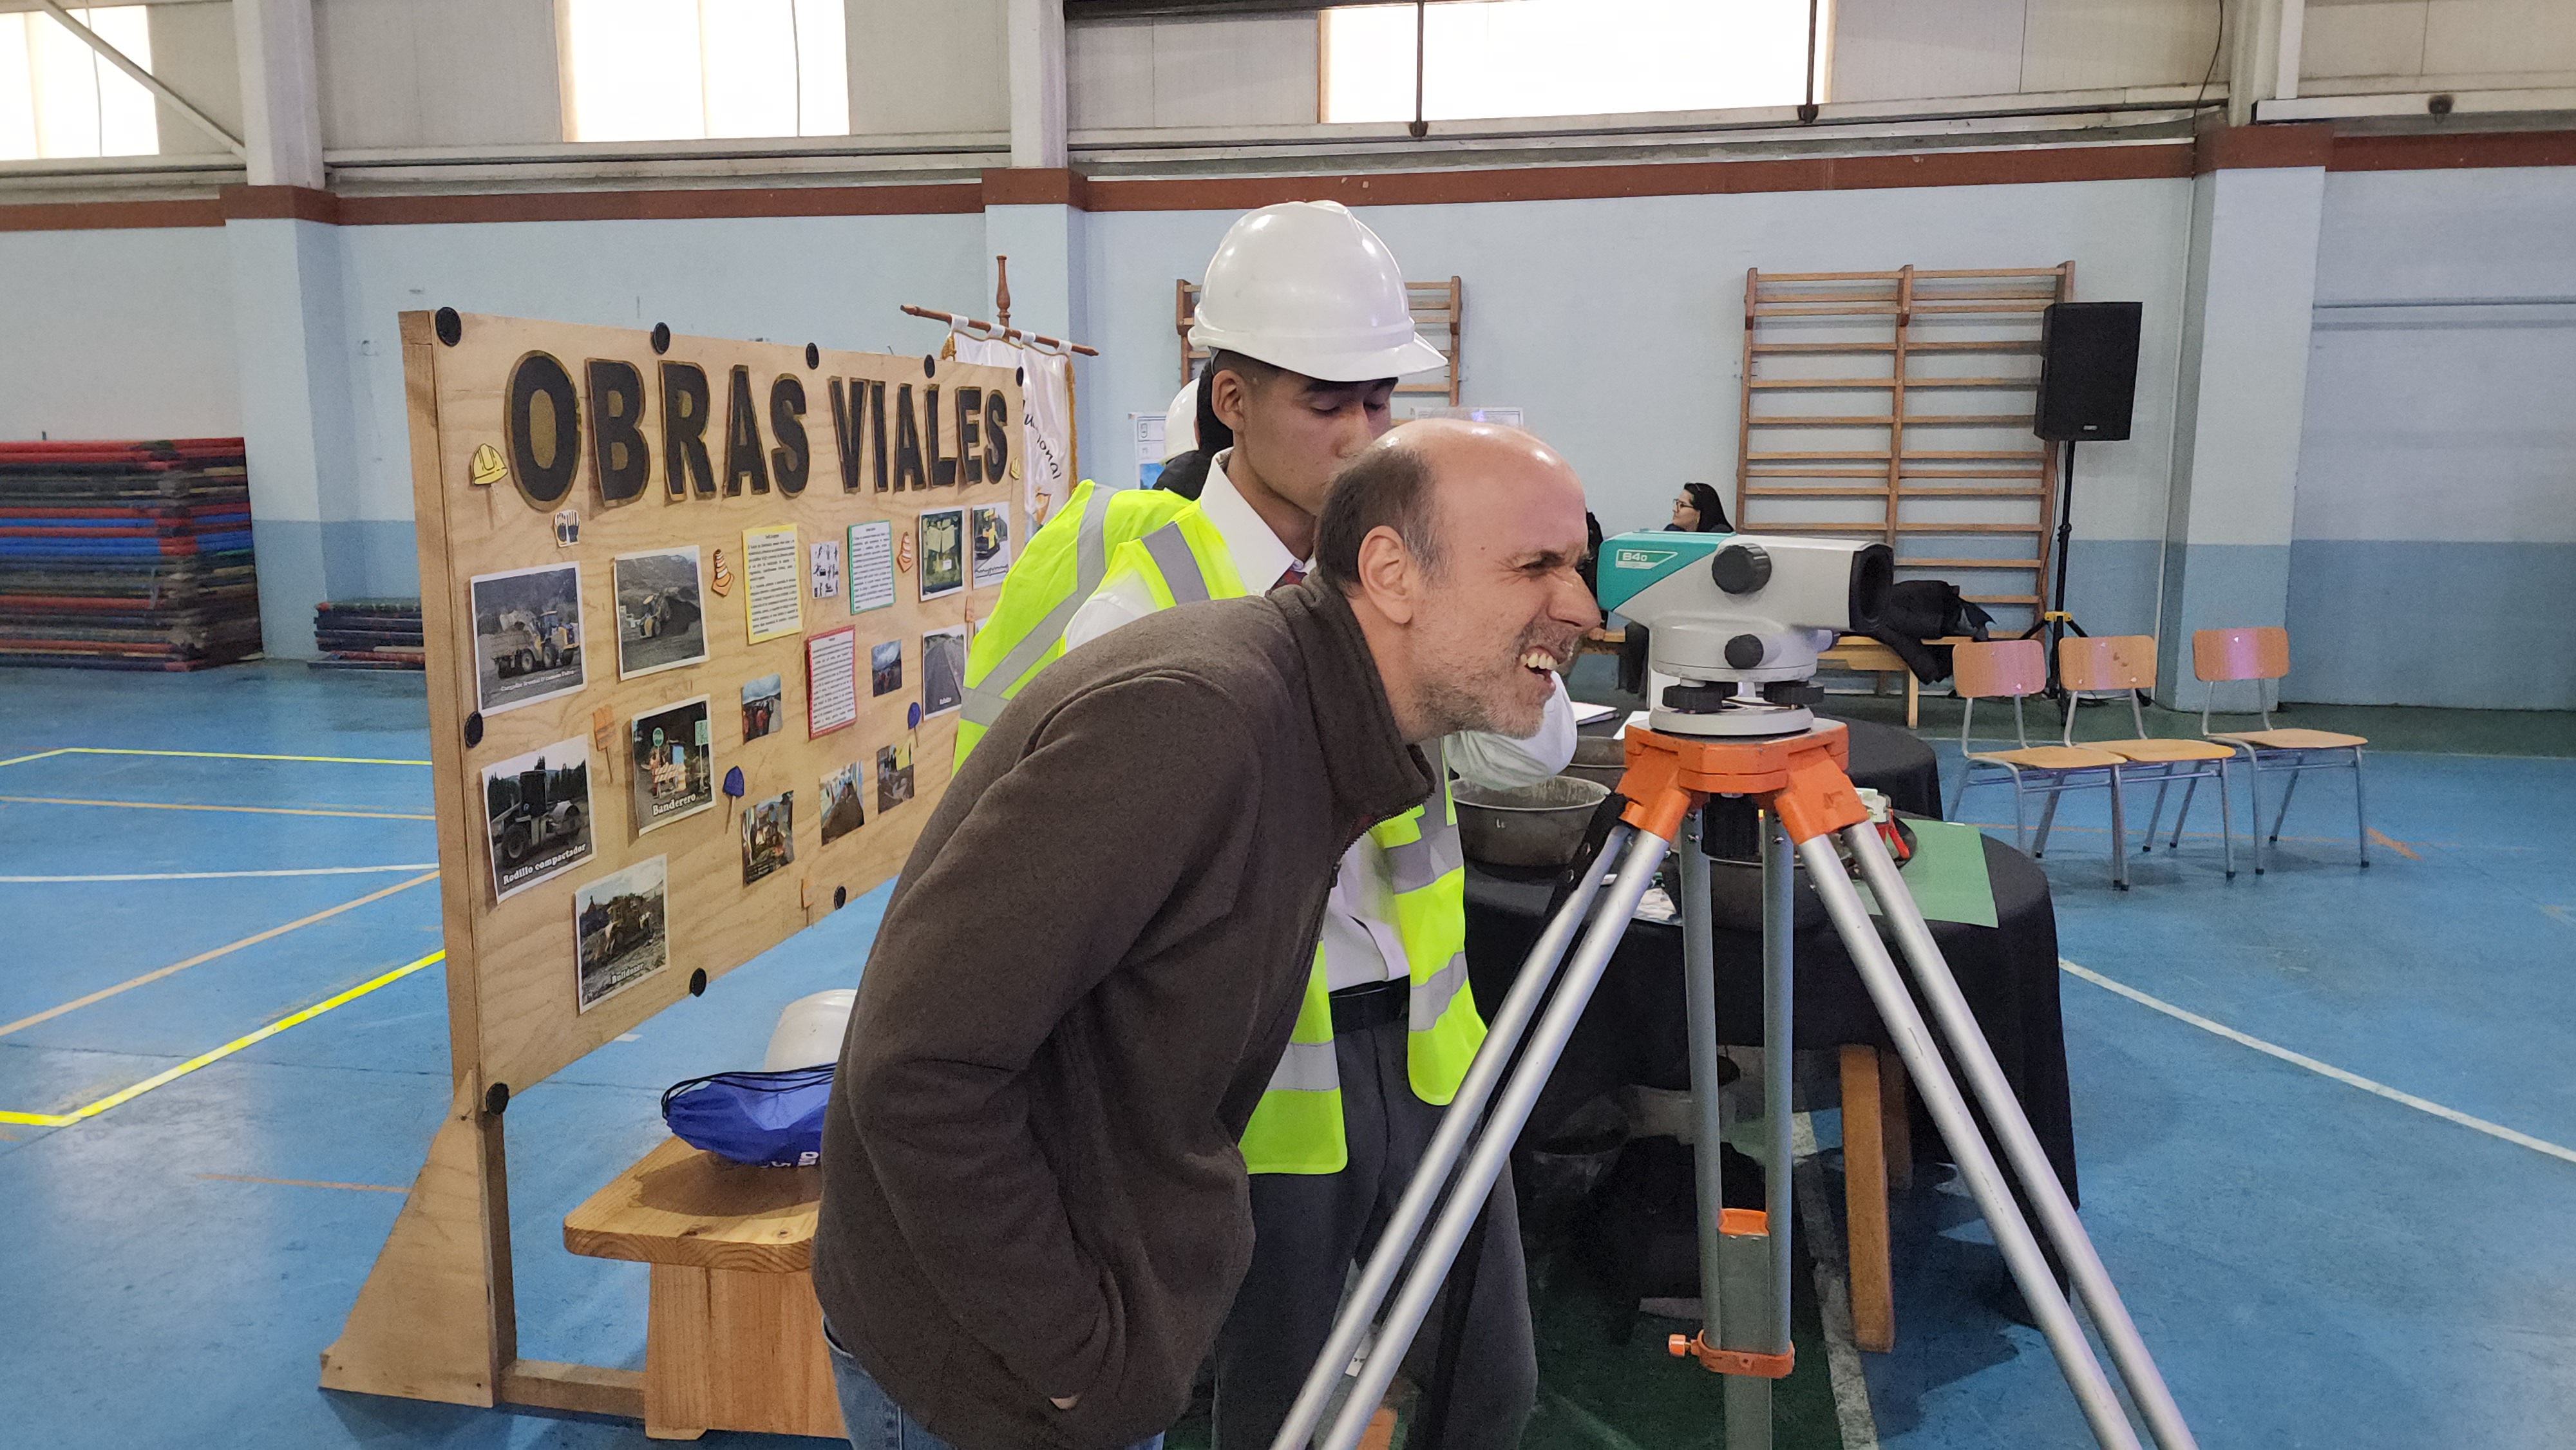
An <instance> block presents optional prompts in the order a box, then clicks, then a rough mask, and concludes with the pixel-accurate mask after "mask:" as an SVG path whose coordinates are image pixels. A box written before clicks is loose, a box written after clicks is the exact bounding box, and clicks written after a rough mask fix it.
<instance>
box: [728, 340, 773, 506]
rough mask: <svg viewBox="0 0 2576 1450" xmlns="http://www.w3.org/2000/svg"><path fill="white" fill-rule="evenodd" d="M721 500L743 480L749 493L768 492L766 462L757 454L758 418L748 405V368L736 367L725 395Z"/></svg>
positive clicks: (732, 493) (758, 439)
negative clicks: (722, 494)
mask: <svg viewBox="0 0 2576 1450" xmlns="http://www.w3.org/2000/svg"><path fill="white" fill-rule="evenodd" d="M725 398H726V403H725V472H724V491H725V497H727V498H731V497H733V496H734V495H735V494H738V493H740V492H742V484H743V480H744V479H749V480H751V491H752V492H753V493H767V492H769V460H768V458H766V457H764V456H763V455H762V453H761V451H760V415H759V414H758V413H756V412H754V411H752V406H751V369H750V368H747V367H739V366H738V367H736V368H735V369H734V370H733V386H732V387H731V388H729V389H727V390H726V393H725Z"/></svg>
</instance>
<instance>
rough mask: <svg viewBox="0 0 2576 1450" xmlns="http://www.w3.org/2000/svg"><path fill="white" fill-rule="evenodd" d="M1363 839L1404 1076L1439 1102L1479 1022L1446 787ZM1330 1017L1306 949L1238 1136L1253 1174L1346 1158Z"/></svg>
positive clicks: (1479, 1034)
mask: <svg viewBox="0 0 2576 1450" xmlns="http://www.w3.org/2000/svg"><path fill="white" fill-rule="evenodd" d="M1369 838H1370V839H1371V840H1373V841H1375V842H1376V843H1377V846H1378V849H1379V850H1381V851H1383V852H1384V853H1385V854H1386V858H1387V867H1388V872H1387V874H1388V876H1389V877H1390V878H1391V884H1392V885H1393V887H1394V890H1395V930H1396V938H1397V940H1398V941H1399V942H1400V943H1401V944H1402V945H1403V948H1404V955H1405V967H1406V974H1407V975H1408V976H1409V977H1410V978H1411V984H1412V990H1411V994H1410V1002H1409V1004H1408V1009H1407V1013H1406V1021H1405V1027H1406V1036H1405V1055H1404V1056H1405V1076H1406V1078H1407V1079H1408V1080H1409V1082H1410V1084H1411V1086H1412V1088H1413V1094H1414V1096H1416V1097H1418V1098H1420V1099H1422V1100H1423V1101H1424V1102H1426V1103H1430V1104H1433V1105H1434V1106H1445V1105H1446V1104H1447V1103H1448V1102H1449V1100H1450V1099H1452V1098H1454V1097H1456V1096H1457V1095H1458V1084H1459V1083H1460V1082H1461V1081H1463V1080H1464V1079H1465V1078H1466V1076H1467V1066H1468V1064H1469V1063H1471V1062H1473V1061H1474V1060H1475V1057H1476V1049H1477V1048H1478V1047H1480V1046H1482V1045H1483V1044H1484V1040H1485V1021H1484V1019H1483V1018H1482V1017H1480V1016H1478V1015H1477V1012H1476V998H1475V993H1473V992H1472V991H1470V990H1468V982H1467V956H1466V950H1465V949H1466V941H1467V918H1466V888H1467V872H1466V857H1465V852H1464V851H1463V850H1462V848H1461V846H1460V843H1459V839H1458V811H1457V806H1456V804H1455V803H1454V802H1453V801H1451V800H1450V798H1449V791H1448V787H1447V785H1446V784H1445V783H1444V784H1443V786H1442V787H1441V792H1440V798H1439V800H1438V801H1437V802H1436V803H1434V804H1429V805H1424V806H1418V807H1416V808H1414V809H1413V810H1410V811H1407V812H1405V813H1404V814H1403V815H1400V816H1396V817H1394V818H1393V819H1390V820H1385V821H1381V822H1379V823H1378V824H1377V825H1375V826H1373V827H1371V828H1370V830H1369ZM1332 1028H1333V1013H1332V1002H1331V999H1330V996H1329V988H1328V986H1327V983H1326V979H1325V976H1324V954H1323V950H1322V948H1321V947H1318V948H1317V949H1316V952H1315V964H1314V967H1313V970H1312V971H1310V972H1309V973H1308V975H1307V981H1306V994H1305V1000H1304V1001H1303V1003H1302V1004H1301V1005H1300V1007H1299V1010H1298V1013H1297V1028H1296V1030H1295V1031H1294V1032H1292V1033H1291V1034H1290V1036H1289V1042H1288V1050H1287V1052H1286V1053H1285V1054H1284V1055H1282V1056H1281V1058H1280V1059H1279V1066H1278V1067H1277V1069H1275V1070H1274V1071H1273V1072H1272V1073H1271V1075H1270V1085H1269V1087H1268V1088H1267V1089H1266V1090H1265V1091H1264V1092H1263V1093H1262V1095H1261V1102H1260V1105H1259V1106H1258V1107H1256V1108H1255V1109H1254V1110H1253V1114H1252V1122H1251V1125H1250V1126H1249V1127H1247V1128H1246V1129H1245V1130H1244V1134H1243V1161H1244V1166H1245V1167H1246V1168H1248V1169H1250V1170H1251V1171H1252V1172H1255V1173H1339V1172H1340V1171H1342V1169H1343V1167H1344V1166H1346V1165H1347V1164H1348V1162H1349V1148H1348V1144H1347V1142H1346V1140H1345V1138H1344V1134H1343V1127H1342V1114H1341V1079H1340V1075H1339V1072H1338V1069H1337V1067H1336V1064H1335V1061H1334V1057H1333V1043H1332Z"/></svg>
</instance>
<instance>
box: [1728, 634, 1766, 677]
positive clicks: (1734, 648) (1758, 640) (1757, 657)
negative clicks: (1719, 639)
mask: <svg viewBox="0 0 2576 1450" xmlns="http://www.w3.org/2000/svg"><path fill="white" fill-rule="evenodd" d="M1726 662H1727V663H1728V664H1730V665H1733V666H1734V667H1736V668H1737V669H1739V670H1749V669H1753V668H1755V667H1757V666H1759V665H1760V664H1761V663H1762V636H1760V635H1758V634H1739V635H1737V636H1736V637H1735V638H1733V639H1730V640H1728V641H1727V642H1726Z"/></svg>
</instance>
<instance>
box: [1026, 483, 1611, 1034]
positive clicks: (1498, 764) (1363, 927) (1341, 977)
mask: <svg viewBox="0 0 2576 1450" xmlns="http://www.w3.org/2000/svg"><path fill="white" fill-rule="evenodd" d="M1232 458H1233V450H1232V449H1228V450H1226V451H1225V452H1223V453H1220V454H1218V455H1217V456H1216V458H1215V460H1214V466H1213V467H1211V468H1209V469H1208V476H1207V488H1206V489H1205V491H1203V492H1202V493H1201V494H1200V495H1199V509H1200V511H1201V512H1203V513H1205V514H1206V515H1207V518H1208V522H1209V523H1211V524H1213V525H1215V526H1216V531H1217V535H1218V537H1220V538H1222V539H1224V540H1225V547H1226V552H1227V553H1229V554H1230V555H1232V556H1233V559H1234V569H1235V572H1236V573H1237V574H1239V575H1241V576H1242V578H1243V584H1244V587H1245V588H1246V589H1249V590H1251V591H1252V592H1253V593H1255V594H1263V593H1267V592H1269V589H1270V586H1271V585H1272V584H1274V583H1276V582H1277V581H1278V578H1279V576H1280V575H1281V574H1283V573H1285V572H1287V570H1288V568H1289V566H1290V565H1292V564H1296V563H1298V562H1299V560H1298V559H1297V557H1296V556H1295V555H1293V554H1291V553H1289V552H1288V546H1287V545H1285V544H1282V543H1281V542H1279V536H1278V535H1277V534H1275V533H1273V532H1271V529H1270V525H1268V524H1267V523H1264V522H1262V519H1261V516H1260V515H1259V514H1257V513H1254V512H1253V511H1252V505H1250V504H1248V503H1245V502H1244V501H1243V495H1242V493H1241V492H1239V491H1238V490H1237V489H1236V488H1235V486H1234V481H1233V480H1232V479H1231V478H1229V477H1227V475H1226V472H1225V469H1226V465H1227V463H1228V462H1229V461H1231V459H1232ZM1158 607H1159V606H1157V605H1156V604H1155V602H1154V596H1153V592H1152V591H1151V590H1149V589H1147V588H1146V587H1145V585H1144V583H1143V581H1141V580H1139V579H1137V578H1135V576H1133V575H1128V576H1125V577H1124V578H1121V579H1116V580H1112V581H1110V582H1109V583H1106V584H1103V585H1102V586H1101V587H1100V589H1099V590H1098V591H1097V592H1095V593H1094V594H1093V595H1092V596H1091V598H1089V599H1088V600H1085V601H1084V602H1083V605H1082V607H1081V608H1080V609H1078V610H1075V611H1074V615H1073V620H1072V622H1071V623H1070V624H1068V625H1066V626H1065V631H1064V647H1065V648H1066V649H1067V650H1073V649H1077V648H1079V647H1081V646H1083V645H1085V644H1088V643H1090V642H1091V641H1093V640H1095V639H1098V638H1099V637H1100V636H1102V635H1104V634H1107V633H1108V632H1109V631H1111V630H1113V629H1116V628H1117V627H1118V626H1120V625H1122V624H1127V623H1130V622H1131V621H1134V620H1139V619H1142V618H1144V617H1145V616H1146V615H1149V614H1152V613H1153V612H1154V611H1155V610H1156V609H1157V608H1158ZM1440 754H1441V757H1442V759H1444V760H1445V761H1446V762H1447V763H1448V767H1449V769H1450V770H1451V771H1452V772H1454V773H1455V774H1457V775H1458V776H1459V777H1460V778H1461V779H1464V780H1468V781H1471V782H1473V783H1475V784H1477V785H1481V786H1488V787H1492V788H1494V789H1509V788H1510V787H1513V786H1521V785H1535V784H1537V783H1538V782H1540V781H1542V780H1545V779H1547V778H1548V777H1549V776H1552V775H1554V774H1556V773H1557V772H1558V771H1560V770H1563V769H1565V766H1566V762H1568V761H1570V760H1572V759H1573V758H1574V706H1573V704H1572V703H1571V702H1570V701H1568V700H1567V699H1566V696H1565V681H1564V680H1562V679H1559V680H1558V681H1556V693H1555V694H1554V695H1553V696H1552V697H1551V698H1550V699H1549V700H1548V702H1547V709H1546V713H1545V714H1544V715H1543V716H1542V717H1541V719H1540V722H1539V727H1538V733H1537V734H1535V735H1532V736H1531V737H1529V738H1528V739H1526V740H1519V739H1514V738H1513V737H1511V736H1509V735H1496V734H1490V733H1487V732H1484V731H1478V730H1462V731H1460V732H1458V733H1457V734H1455V735H1452V736H1450V737H1448V738H1447V739H1445V740H1443V741H1441V742H1440ZM1323 943H1324V981H1325V985H1326V986H1327V987H1328V988H1330V989H1331V990H1333V991H1337V992H1338V991H1340V990H1341V989H1342V988H1344V987H1365V986H1369V985H1372V984H1375V983H1378V982H1385V981H1402V980H1403V979H1404V978H1405V977H1407V976H1408V975H1410V968H1409V966H1408V965H1407V963H1406V962H1405V958H1404V944H1403V942H1402V940H1401V939H1400V938H1398V936H1397V935H1396V929H1395V884H1394V876H1393V873H1392V872H1391V871H1390V870H1389V869H1388V867H1387V862H1386V852H1385V851H1383V850H1382V849H1380V848H1379V846H1378V844H1377V842H1376V841H1374V840H1372V839H1370V838H1369V837H1367V836H1362V837H1360V838H1359V840H1358V841H1357V842H1356V843H1354V844H1353V845H1352V847H1351V849H1350V851H1349V852H1348V853H1347V854H1345V855H1344V856H1343V857H1342V869H1341V872H1340V875H1339V876H1338V877H1337V878H1336V879H1335V881H1334V883H1333V892H1332V896H1331V898H1330V899H1329V900H1328V901H1327V902H1326V903H1325V906H1324V929H1323Z"/></svg>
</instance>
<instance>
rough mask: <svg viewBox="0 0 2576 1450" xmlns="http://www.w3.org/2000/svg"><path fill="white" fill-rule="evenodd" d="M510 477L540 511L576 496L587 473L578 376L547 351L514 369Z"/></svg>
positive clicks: (507, 412) (506, 414)
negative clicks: (575, 486) (576, 480)
mask: <svg viewBox="0 0 2576 1450" xmlns="http://www.w3.org/2000/svg"><path fill="white" fill-rule="evenodd" d="M503 416H504V419H505V421H506V422H507V423H508V425H509V434H510V477H511V478H512V479H514V480H516V481H517V483H518V485H519V492H520V493H521V494H522V495H524V496H525V497H526V498H527V500H528V503H529V504H530V505H531V506H532V507H535V508H541V509H551V508H553V507H554V506H555V505H556V504H559V503H561V502H563V499H564V495H566V494H568V493H570V492H572V481H573V476H574V475H575V474H576V473H578V472H580V471H581V400H580V399H579V398H578V397H576V396H574V394H573V388H572V374H570V373H568V372H565V371H564V365H563V364H562V363H559V362H557V361H555V360H554V359H553V358H552V357H550V356H548V355H546V354H545V353H541V352H532V353H529V354H528V355H527V356H526V357H523V358H521V359H519V365H518V366H517V367H514V368H512V369H510V398H509V407H508V408H507V409H506V410H505V412H504V415H503Z"/></svg>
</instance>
